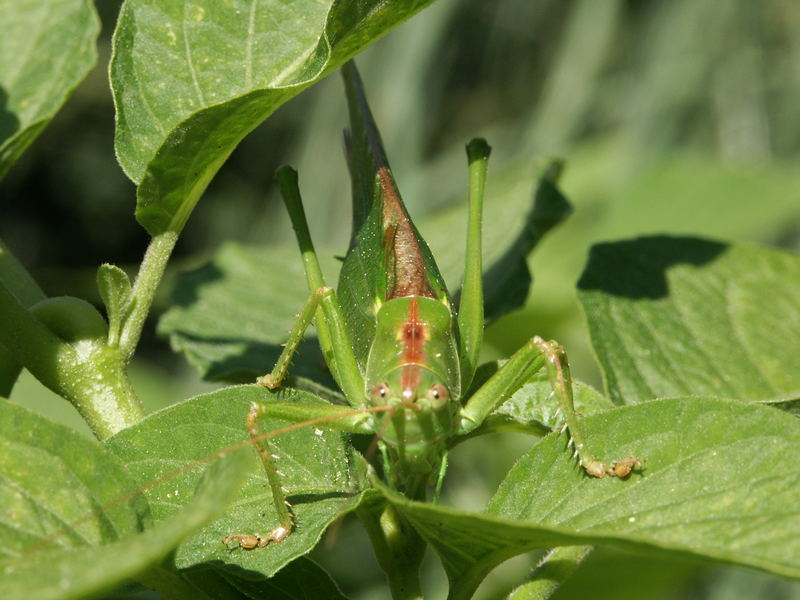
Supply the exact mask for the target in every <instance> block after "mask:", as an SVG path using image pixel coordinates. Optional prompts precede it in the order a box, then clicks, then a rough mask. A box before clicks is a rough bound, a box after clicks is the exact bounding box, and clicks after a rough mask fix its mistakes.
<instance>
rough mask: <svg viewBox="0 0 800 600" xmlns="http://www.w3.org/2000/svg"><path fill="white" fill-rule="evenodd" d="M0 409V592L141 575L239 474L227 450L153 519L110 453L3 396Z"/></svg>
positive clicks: (95, 585) (33, 591) (68, 588)
mask: <svg viewBox="0 0 800 600" xmlns="http://www.w3.org/2000/svg"><path fill="white" fill-rule="evenodd" d="M0 413H1V414H2V418H0V429H2V438H0V444H1V445H2V452H0V460H2V463H3V464H2V473H3V476H2V479H0V493H1V494H2V504H3V506H4V510H3V526H2V528H0V531H1V532H2V533H0V535H1V536H2V554H3V556H2V558H0V570H1V571H2V573H3V577H2V578H0V596H2V597H3V598H23V597H25V598H29V597H30V598H34V597H35V598H42V599H47V598H54V599H56V598H57V599H59V600H64V599H66V598H82V597H85V596H86V595H89V594H95V593H97V592H98V591H101V590H104V589H107V588H109V587H112V586H113V585H115V584H117V583H119V582H121V581H122V580H124V579H127V578H130V577H135V576H138V575H139V574H140V573H141V572H142V571H143V570H145V569H147V567H149V566H150V565H152V564H154V563H155V562H157V561H158V560H160V559H162V558H164V556H166V555H167V554H168V553H169V552H170V550H172V549H173V548H174V547H175V546H177V544H178V543H179V542H180V541H181V539H183V538H184V537H185V536H186V535H187V534H188V533H190V532H191V531H193V530H194V529H197V528H198V527H199V526H201V525H203V523H205V522H206V521H208V520H209V519H210V518H211V517H212V516H213V515H214V514H216V513H218V512H219V511H220V510H222V509H223V508H224V507H225V506H226V505H227V503H228V502H229V501H230V500H231V499H232V498H233V496H234V495H235V493H236V490H237V488H238V483H239V482H240V481H241V478H242V476H243V475H244V472H243V469H242V466H243V461H242V460H241V457H239V458H237V457H226V458H227V460H226V461H224V463H219V464H218V465H217V467H216V468H215V469H214V471H213V472H211V473H209V475H210V476H209V477H206V478H204V480H203V482H202V483H201V485H200V486H199V487H198V489H197V491H196V493H193V492H194V490H189V494H187V496H188V497H187V502H186V504H187V506H186V507H185V508H184V509H183V510H181V511H180V512H178V513H177V514H175V515H173V517H172V518H170V519H168V520H165V521H162V522H160V523H158V524H156V525H155V526H151V517H150V513H149V508H148V505H147V501H146V500H145V499H144V497H143V496H141V495H140V494H135V493H134V492H135V490H136V484H135V483H134V480H133V479H132V478H131V477H130V476H129V475H128V474H127V472H126V471H125V469H124V468H123V467H122V466H121V464H120V462H119V461H118V460H117V459H116V457H114V456H113V455H112V454H111V453H109V452H107V451H105V450H104V449H103V448H102V447H100V446H98V445H97V444H96V443H93V442H91V441H89V440H88V439H86V438H84V437H83V436H81V435H78V434H77V433H75V432H74V431H72V430H71V429H69V428H67V427H64V426H63V425H56V424H54V423H52V422H50V421H47V420H45V419H43V418H41V417H39V416H37V415H36V414H35V413H32V412H29V411H27V410H25V409H23V408H21V407H19V406H17V405H15V404H12V403H10V402H3V403H2V404H0ZM234 458H236V460H233V459H234ZM192 496H193V497H192ZM145 527H146V529H145V530H144V531H142V530H143V529H144V528H145ZM162 576H163V573H162ZM145 577H146V578H147V577H152V574H150V575H148V576H145Z"/></svg>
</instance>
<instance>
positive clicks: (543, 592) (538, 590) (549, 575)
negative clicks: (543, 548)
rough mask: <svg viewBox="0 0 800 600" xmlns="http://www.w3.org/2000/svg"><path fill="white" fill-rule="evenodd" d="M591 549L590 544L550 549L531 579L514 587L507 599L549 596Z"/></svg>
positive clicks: (541, 599) (520, 599)
mask: <svg viewBox="0 0 800 600" xmlns="http://www.w3.org/2000/svg"><path fill="white" fill-rule="evenodd" d="M592 550H593V548H592V546H562V547H560V548H555V549H554V550H551V551H550V552H549V553H548V554H547V555H546V556H545V558H544V559H542V562H540V563H539V564H538V565H537V567H536V569H535V570H534V571H533V578H532V579H531V581H529V582H527V583H524V584H522V585H521V586H519V587H518V588H517V589H515V590H514V591H513V592H512V593H511V595H510V596H509V600H546V599H547V598H550V597H551V596H552V595H553V594H554V593H555V591H556V590H557V589H558V588H559V587H560V586H561V584H562V583H564V582H565V581H566V580H567V579H568V578H569V577H570V575H572V573H573V572H574V571H575V569H577V568H578V565H580V564H581V562H583V560H584V559H585V558H586V557H587V556H589V554H590V553H591V551H592Z"/></svg>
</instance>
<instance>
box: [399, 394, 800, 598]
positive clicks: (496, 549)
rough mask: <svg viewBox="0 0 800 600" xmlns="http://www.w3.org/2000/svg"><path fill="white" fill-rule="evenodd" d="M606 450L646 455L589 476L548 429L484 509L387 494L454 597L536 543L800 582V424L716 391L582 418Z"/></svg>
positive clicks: (597, 447) (595, 446)
mask: <svg viewBox="0 0 800 600" xmlns="http://www.w3.org/2000/svg"><path fill="white" fill-rule="evenodd" d="M582 423H583V425H584V427H585V429H586V432H587V434H588V439H589V442H590V444H591V447H592V450H593V451H594V452H596V453H597V454H598V455H600V456H602V457H605V458H613V457H621V456H625V455H629V454H630V455H635V456H641V457H644V458H646V461H647V462H646V465H645V468H644V471H643V472H642V473H634V474H632V475H631V476H629V477H628V478H627V479H625V480H620V479H615V478H606V479H602V480H596V479H592V478H589V477H587V476H586V475H584V474H583V473H582V471H581V470H580V469H579V467H578V466H577V464H576V462H575V460H574V459H573V458H572V456H571V452H570V451H569V450H568V449H567V448H566V447H565V441H566V436H563V435H561V436H558V435H550V436H548V437H546V438H545V439H543V440H542V441H541V442H539V443H538V444H536V446H534V448H533V449H532V450H531V451H530V452H529V453H528V454H527V455H525V456H524V457H523V458H521V459H520V460H519V462H518V463H517V464H516V465H515V466H514V468H513V469H512V470H511V471H510V472H509V473H508V475H507V477H506V479H505V481H504V482H503V484H502V485H501V487H500V489H499V490H498V492H497V494H496V496H495V498H494V499H493V500H492V502H491V503H490V505H489V507H488V510H487V512H486V513H484V514H482V515H481V514H470V513H465V512H461V511H458V510H454V509H450V508H444V507H436V506H432V505H425V504H418V503H413V502H409V501H407V500H405V499H402V498H400V497H397V496H394V495H391V494H390V499H391V500H392V502H393V503H395V504H396V505H397V506H398V508H399V509H400V510H401V511H402V512H403V514H404V515H405V516H406V517H407V518H408V519H409V520H410V521H411V522H412V524H413V525H414V526H415V527H416V528H417V530H418V531H419V532H420V534H421V535H422V536H423V537H424V538H425V539H426V540H427V541H428V542H429V543H430V544H431V545H432V546H433V547H434V548H435V549H436V551H437V552H438V553H439V554H440V555H441V557H442V561H443V563H444V566H445V569H446V570H447V572H448V575H449V577H450V579H451V586H452V587H451V597H452V598H468V597H470V594H471V593H472V591H473V590H474V588H475V586H476V585H477V584H478V583H480V581H481V580H482V579H483V577H484V575H485V574H486V573H487V572H488V571H489V570H491V569H492V568H494V566H496V565H497V564H499V563H500V562H502V561H504V560H505V559H507V558H509V557H511V556H513V555H515V554H519V553H522V552H525V551H528V550H531V549H534V548H546V547H552V546H561V545H577V544H612V545H617V546H620V547H622V548H627V549H636V550H637V551H639V552H655V553H664V552H669V553H677V554H680V555H685V556H693V557H704V558H709V559H714V560H719V561H724V562H729V563H735V564H740V565H746V566H751V567H756V568H758V569H762V570H764V571H768V572H771V573H776V574H780V575H784V576H789V577H795V578H800V513H798V511H797V510H796V509H795V508H794V507H796V506H797V505H798V502H800V491H798V490H800V486H798V483H800V470H799V469H798V467H796V466H794V462H793V461H792V460H791V458H790V457H792V456H793V454H794V451H795V450H794V449H795V448H797V445H798V443H800V422H798V420H797V419H796V418H795V417H793V416H791V415H788V414H786V413H783V412H781V411H777V410H775V409H772V408H769V407H764V406H759V405H753V404H744V403H740V402H736V401H725V400H719V399H713V398H683V399H680V398H679V399H667V400H657V401H653V402H647V403H643V404H640V405H636V406H629V407H624V408H618V409H615V410H611V411H606V412H603V413H601V414H598V415H595V416H592V417H588V418H586V419H585V420H583V422H582Z"/></svg>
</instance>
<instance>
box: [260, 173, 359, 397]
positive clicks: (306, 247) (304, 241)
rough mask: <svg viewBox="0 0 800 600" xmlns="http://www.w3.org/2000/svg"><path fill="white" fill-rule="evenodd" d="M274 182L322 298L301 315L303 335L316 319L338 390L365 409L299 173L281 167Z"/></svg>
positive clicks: (312, 289) (313, 285)
mask: <svg viewBox="0 0 800 600" xmlns="http://www.w3.org/2000/svg"><path fill="white" fill-rule="evenodd" d="M275 179H276V181H277V183H278V187H279V188H280V191H281V196H282V197H283V201H284V203H285V205H286V209H287V211H288V212H289V217H290V219H291V221H292V227H293V228H294V231H295V236H296V238H297V244H298V246H299V247H300V253H301V255H302V257H303V267H304V269H305V272H306V279H307V281H308V287H309V291H310V292H311V296H312V298H313V297H314V295H315V294H318V295H319V297H318V298H317V300H316V301H317V302H318V307H317V308H316V309H311V308H309V304H310V303H311V302H312V301H313V300H312V299H310V300H309V302H308V303H307V304H306V309H308V310H310V311H311V312H310V316H309V315H308V314H304V313H305V309H304V312H303V313H301V318H300V319H299V320H298V326H299V325H301V322H302V331H303V332H304V331H305V328H306V327H308V324H309V323H310V321H311V318H315V325H316V329H317V337H318V338H319V345H320V347H321V348H322V353H323V355H324V356H325V361H326V363H327V364H328V368H329V369H330V370H331V373H332V374H333V377H334V379H335V380H336V382H337V383H338V384H339V387H341V388H342V391H343V392H344V395H345V398H347V401H348V402H349V403H350V404H351V405H352V406H363V404H364V380H363V377H362V375H361V371H360V369H359V367H358V361H357V360H356V357H355V354H354V352H353V346H352V344H351V343H350V335H349V333H348V331H347V326H346V323H345V320H344V316H343V314H342V308H341V306H340V304H339V301H338V299H337V297H336V293H335V292H334V291H333V288H329V287H328V286H326V285H325V279H324V277H323V275H322V269H321V268H320V265H319V259H318V258H317V253H316V251H315V250H314V244H313V242H312V241H311V234H310V233H309V231H308V223H307V221H306V215H305V211H304V210H303V201H302V199H301V197H300V189H299V187H298V182H297V172H296V171H295V170H294V169H292V168H291V167H286V166H285V167H281V168H280V169H278V171H277V172H276V173H275ZM296 329H297V326H296ZM294 333H295V330H292V335H291V336H290V342H294V348H296V347H297V343H299V341H300V338H302V332H301V333H300V338H297V339H294V337H293V336H294ZM288 348H289V345H288V343H287V349H288ZM292 351H293V350H292ZM284 354H287V355H288V357H291V352H288V353H287V352H285V353H282V354H281V358H283V357H284ZM279 362H280V359H279ZM278 366H279V365H276V369H277V368H278ZM286 367H288V364H287V365H286V366H282V368H283V371H284V373H285V369H286ZM273 373H275V371H273ZM271 375H272V374H270V376H267V377H265V378H262V380H260V381H259V383H262V385H267V384H272V383H273V381H272V379H273V378H272V377H271ZM281 379H282V375H281ZM279 384H280V381H278V383H277V384H276V385H279ZM267 387H270V386H269V385H267Z"/></svg>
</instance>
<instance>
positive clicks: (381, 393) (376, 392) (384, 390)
mask: <svg viewBox="0 0 800 600" xmlns="http://www.w3.org/2000/svg"><path fill="white" fill-rule="evenodd" d="M391 393H392V391H391V390H390V389H389V386H388V384H386V383H385V382H384V383H379V384H378V385H376V386H375V387H374V388H372V399H373V400H378V399H379V398H380V399H385V398H388V397H389V396H390V395H391Z"/></svg>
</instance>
